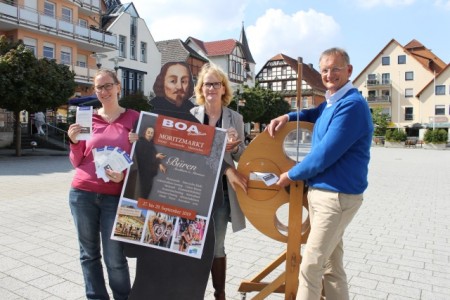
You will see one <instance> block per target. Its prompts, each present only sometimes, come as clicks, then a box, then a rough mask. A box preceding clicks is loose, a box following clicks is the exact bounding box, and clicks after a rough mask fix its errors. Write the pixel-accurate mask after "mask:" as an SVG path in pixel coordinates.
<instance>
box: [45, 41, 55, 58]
mask: <svg viewBox="0 0 450 300" xmlns="http://www.w3.org/2000/svg"><path fill="white" fill-rule="evenodd" d="M43 50H44V51H43V53H44V57H45V58H48V59H54V58H55V45H54V44H51V43H47V42H45V43H44V48H43Z"/></svg>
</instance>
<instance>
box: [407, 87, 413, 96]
mask: <svg viewBox="0 0 450 300" xmlns="http://www.w3.org/2000/svg"><path fill="white" fill-rule="evenodd" d="M411 97H414V93H413V89H411V88H408V89H405V98H411Z"/></svg>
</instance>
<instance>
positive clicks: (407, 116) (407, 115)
mask: <svg viewBox="0 0 450 300" xmlns="http://www.w3.org/2000/svg"><path fill="white" fill-rule="evenodd" d="M412 120H414V114H413V108H412V107H405V121H412Z"/></svg>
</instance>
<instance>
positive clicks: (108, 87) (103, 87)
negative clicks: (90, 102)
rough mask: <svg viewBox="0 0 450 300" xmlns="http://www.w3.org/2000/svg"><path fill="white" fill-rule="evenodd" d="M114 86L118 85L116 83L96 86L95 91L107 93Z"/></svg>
mask: <svg viewBox="0 0 450 300" xmlns="http://www.w3.org/2000/svg"><path fill="white" fill-rule="evenodd" d="M114 85H116V83H105V84H104V85H96V86H95V87H94V89H95V91H96V92H97V93H100V92H101V91H102V90H103V89H104V90H105V91H110V90H111V89H112V88H113V86H114Z"/></svg>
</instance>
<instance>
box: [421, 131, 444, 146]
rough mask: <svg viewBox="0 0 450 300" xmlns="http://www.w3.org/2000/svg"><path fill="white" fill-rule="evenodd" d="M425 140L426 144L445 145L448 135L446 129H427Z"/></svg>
mask: <svg viewBox="0 0 450 300" xmlns="http://www.w3.org/2000/svg"><path fill="white" fill-rule="evenodd" d="M423 139H424V141H425V143H433V144H445V143H447V139H448V135H447V131H446V130H445V129H434V130H433V129H427V131H426V132H425V136H424V138H423Z"/></svg>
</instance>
